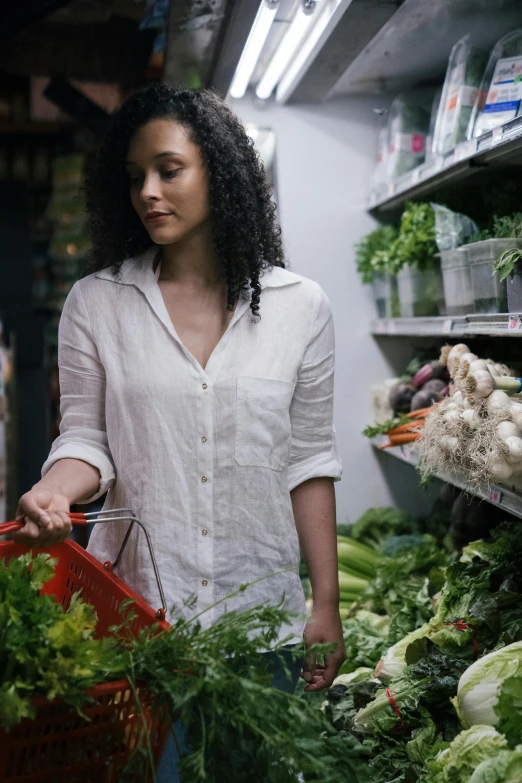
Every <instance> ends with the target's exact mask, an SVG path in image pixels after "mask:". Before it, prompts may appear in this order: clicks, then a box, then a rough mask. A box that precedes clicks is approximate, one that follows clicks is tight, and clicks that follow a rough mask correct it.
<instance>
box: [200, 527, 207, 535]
mask: <svg viewBox="0 0 522 783" xmlns="http://www.w3.org/2000/svg"><path fill="white" fill-rule="evenodd" d="M201 535H202V536H207V535H208V530H207V529H206V528H203V530H202V531H201Z"/></svg>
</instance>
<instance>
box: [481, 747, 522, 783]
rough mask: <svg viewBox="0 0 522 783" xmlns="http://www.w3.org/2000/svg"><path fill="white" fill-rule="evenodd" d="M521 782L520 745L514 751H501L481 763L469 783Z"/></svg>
mask: <svg viewBox="0 0 522 783" xmlns="http://www.w3.org/2000/svg"><path fill="white" fill-rule="evenodd" d="M521 780H522V745H519V746H518V748H516V749H515V750H501V751H499V753H497V755H496V756H494V757H493V758H491V759H487V760H486V761H482V762H481V763H480V764H479V765H478V767H477V768H476V770H475V772H474V773H473V775H472V776H471V777H470V779H469V783H519V782H520V781H521Z"/></svg>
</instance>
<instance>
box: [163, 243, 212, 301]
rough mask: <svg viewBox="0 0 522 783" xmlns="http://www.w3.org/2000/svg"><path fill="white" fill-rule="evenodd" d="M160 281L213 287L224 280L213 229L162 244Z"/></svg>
mask: <svg viewBox="0 0 522 783" xmlns="http://www.w3.org/2000/svg"><path fill="white" fill-rule="evenodd" d="M160 258H161V275H160V280H170V281H175V282H177V283H183V284H188V285H190V286H191V287H192V286H194V287H202V288H213V287H215V286H216V285H220V284H221V283H222V282H223V276H222V274H221V273H220V270H219V268H218V263H217V259H216V252H215V249H214V242H213V237H212V232H211V230H210V229H207V230H203V231H199V232H198V233H195V234H191V235H188V236H186V237H184V238H183V239H182V240H180V241H179V242H175V243H174V244H172V245H163V246H162V247H161V255H160Z"/></svg>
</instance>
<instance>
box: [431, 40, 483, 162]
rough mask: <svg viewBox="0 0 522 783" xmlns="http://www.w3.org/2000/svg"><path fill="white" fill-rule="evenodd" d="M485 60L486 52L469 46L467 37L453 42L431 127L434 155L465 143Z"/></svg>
mask: <svg viewBox="0 0 522 783" xmlns="http://www.w3.org/2000/svg"><path fill="white" fill-rule="evenodd" d="M487 59H488V54H487V52H485V51H483V50H482V49H477V48H476V47H474V46H471V43H470V36H469V35H466V36H464V38H461V39H460V41H457V43H456V44H455V46H454V47H453V49H452V50H451V54H450V57H449V61H448V68H447V70H446V77H445V79H444V86H443V88H442V96H441V100H440V107H439V111H438V115H437V121H436V125H435V135H434V142H433V147H434V152H435V153H436V154H441V155H443V154H444V153H445V152H449V151H450V150H452V149H453V148H454V147H455V146H456V145H457V144H459V143H460V142H461V141H465V140H466V133H467V130H468V125H469V120H470V117H471V113H472V111H473V106H474V104H475V101H476V100H477V93H478V88H479V87H480V82H481V80H482V77H483V75H484V69H485V68H486V63H487Z"/></svg>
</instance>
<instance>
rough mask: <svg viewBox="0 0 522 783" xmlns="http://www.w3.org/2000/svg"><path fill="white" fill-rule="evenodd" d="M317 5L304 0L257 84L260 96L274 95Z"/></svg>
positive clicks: (312, 18) (309, 0) (258, 95)
mask: <svg viewBox="0 0 522 783" xmlns="http://www.w3.org/2000/svg"><path fill="white" fill-rule="evenodd" d="M315 5H316V3H315V2H314V3H312V2H311V0H303V3H302V4H301V5H300V6H299V8H298V9H297V13H296V15H295V16H294V18H293V19H292V22H291V24H290V27H289V28H288V32H287V33H286V35H285V37H284V38H283V40H282V41H281V43H280V45H279V46H278V48H277V50H276V52H275V54H274V56H273V57H272V59H271V61H270V64H269V65H268V68H267V69H266V71H265V73H264V75H263V78H262V79H261V81H260V82H259V84H258V85H257V89H256V95H257V97H258V98H262V99H265V98H270V96H271V95H272V91H273V89H274V87H275V86H276V84H277V83H278V81H279V79H280V78H281V76H282V74H283V73H284V72H285V70H286V68H287V67H288V64H289V62H290V60H291V59H292V57H293V56H294V54H295V53H296V51H297V48H298V46H299V44H300V43H301V41H302V40H303V38H304V36H305V35H306V33H307V31H308V29H309V27H310V25H311V24H312V22H313V21H314V13H313V11H314V8H315Z"/></svg>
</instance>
